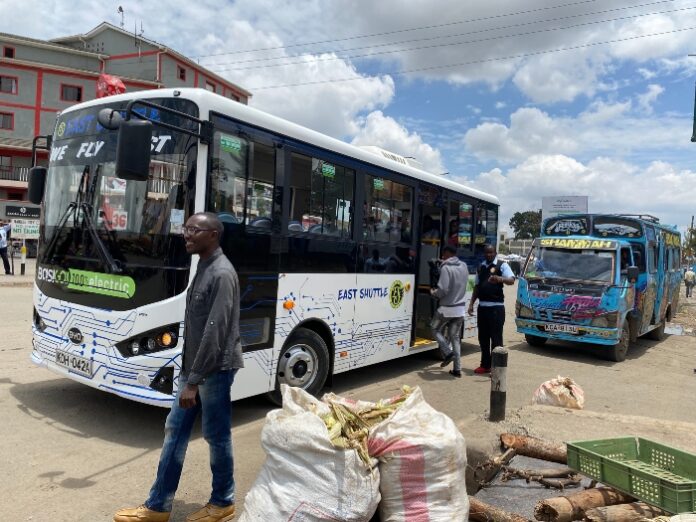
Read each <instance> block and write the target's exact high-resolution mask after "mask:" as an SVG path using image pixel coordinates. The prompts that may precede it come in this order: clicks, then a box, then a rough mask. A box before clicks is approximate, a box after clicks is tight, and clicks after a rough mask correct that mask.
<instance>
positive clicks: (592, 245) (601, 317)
mask: <svg viewBox="0 0 696 522" xmlns="http://www.w3.org/2000/svg"><path fill="white" fill-rule="evenodd" d="M680 248H681V236H680V234H679V233H678V232H677V230H676V228H675V227H671V226H666V225H662V224H660V223H659V221H658V220H657V219H656V218H654V217H652V216H644V215H643V216H635V215H609V214H574V215H565V216H560V217H553V218H549V219H547V220H545V222H544V224H543V226H542V236H541V237H540V238H538V239H536V240H535V242H534V245H533V247H532V249H531V251H530V252H529V255H528V256H527V260H526V263H525V266H524V269H523V271H522V277H521V278H520V281H519V285H518V292H517V303H516V307H515V315H516V325H517V331H518V332H520V333H523V334H524V335H525V338H526V340H527V342H528V343H529V344H531V345H533V346H540V345H542V344H544V343H545V342H546V341H547V340H548V339H556V340H563V341H575V342H580V343H587V344H592V345H600V346H604V347H606V351H605V355H606V357H607V358H608V359H609V360H613V361H622V360H624V359H625V357H626V353H627V352H628V348H629V344H630V343H631V342H632V341H634V340H635V339H636V338H637V337H639V336H642V335H647V336H649V337H651V338H653V339H656V340H661V339H662V338H663V337H664V329H665V323H666V322H667V321H669V320H670V319H671V318H672V316H673V315H674V313H675V312H676V310H677V305H678V300H679V287H680V284H681V280H682V273H681V270H680V269H679V266H680V259H681V251H680Z"/></svg>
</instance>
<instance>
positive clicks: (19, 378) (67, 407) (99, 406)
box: [0, 281, 696, 522]
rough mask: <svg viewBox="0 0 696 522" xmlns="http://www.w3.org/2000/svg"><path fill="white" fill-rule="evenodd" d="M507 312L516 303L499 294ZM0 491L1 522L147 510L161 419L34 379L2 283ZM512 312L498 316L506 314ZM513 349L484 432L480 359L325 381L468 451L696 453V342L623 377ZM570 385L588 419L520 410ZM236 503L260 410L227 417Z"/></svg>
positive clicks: (203, 494) (571, 350) (20, 293)
mask: <svg viewBox="0 0 696 522" xmlns="http://www.w3.org/2000/svg"><path fill="white" fill-rule="evenodd" d="M509 290H510V295H508V302H510V303H512V302H514V297H513V292H514V289H509ZM0 296H1V298H0V317H1V318H2V335H1V337H0V419H2V422H1V423H0V440H1V441H2V444H1V445H0V462H2V470H3V473H0V491H2V492H3V502H2V517H1V518H2V519H3V520H12V521H22V520H31V521H34V522H35V521H40V522H43V521H46V522H49V521H50V522H60V521H75V520H79V521H90V522H91V521H102V520H103V521H108V520H111V515H112V513H113V511H114V510H115V509H116V508H118V507H121V506H124V505H131V504H134V505H135V504H138V503H140V502H142V501H143V500H144V497H145V495H146V493H147V490H148V488H149V486H150V484H151V481H152V479H153V477H154V473H155V467H156V464H157V458H158V455H159V449H160V446H161V443H162V429H163V423H164V418H165V415H166V411H165V410H162V409H158V408H154V407H148V406H143V405H139V404H135V403H131V402H128V401H126V400H123V399H120V398H117V397H115V396H112V395H108V394H105V393H103V392H99V391H96V390H93V389H91V388H87V387H85V386H82V385H79V384H77V383H74V382H73V381H70V380H68V379H64V378H61V377H59V376H57V375H55V374H52V373H50V372H48V371H46V370H44V369H41V368H36V367H34V366H33V365H32V363H31V362H30V360H29V354H30V320H31V310H32V305H31V288H28V287H8V286H2V281H0ZM511 309H512V306H509V307H508V312H510V311H511ZM505 335H506V341H507V343H506V344H507V346H508V348H509V349H510V357H509V368H510V370H509V376H508V386H509V393H508V407H509V409H508V420H507V421H506V422H504V423H501V424H491V423H488V422H487V421H486V420H485V413H486V410H487V408H488V397H489V395H488V393H489V389H490V384H489V380H488V379H487V378H485V377H479V376H475V375H473V374H472V373H471V369H472V368H474V367H475V366H477V365H478V362H479V359H478V357H479V356H478V348H477V347H476V346H475V345H473V344H470V345H464V348H463V357H462V365H463V367H464V369H465V376H464V378H462V379H459V380H455V379H453V378H451V377H450V376H449V375H448V374H447V373H446V372H444V371H442V370H441V369H440V368H439V365H438V364H437V361H434V360H433V358H432V357H431V356H430V355H429V354H420V355H416V356H412V357H409V358H406V359H402V360H398V361H392V362H388V363H384V364H380V365H377V366H373V367H369V368H364V369H361V370H357V371H353V372H351V373H348V374H342V375H339V376H337V377H336V379H335V385H334V389H333V391H334V392H336V393H339V394H345V395H351V396H353V397H356V398H363V399H371V400H375V399H379V398H381V397H387V396H390V395H393V394H394V393H395V392H396V391H397V390H398V389H399V387H400V386H401V384H410V385H419V386H421V387H422V389H423V391H424V394H425V397H426V399H427V400H428V401H429V402H430V403H431V404H432V405H433V406H434V407H435V408H437V409H439V410H441V411H443V412H445V413H447V414H448V415H450V416H451V417H452V418H453V419H455V421H456V422H457V423H458V425H459V426H460V428H461V429H462V432H463V433H464V435H465V436H466V438H467V442H468V445H469V447H470V448H472V447H477V448H484V449H485V448H487V449H492V448H493V446H494V442H495V438H496V435H497V434H498V433H499V432H500V431H505V430H509V429H512V430H526V431H529V432H530V433H532V434H537V435H540V436H545V437H552V438H555V439H557V440H572V439H588V438H599V437H608V436H616V435H620V434H627V435H633V434H637V435H644V436H648V437H649V438H653V439H659V440H662V441H664V442H667V443H669V444H673V445H676V446H679V447H681V448H683V449H686V450H689V451H692V452H695V453H696V435H695V434H696V408H694V400H695V398H696V375H695V374H694V372H693V369H694V368H695V367H696V337H691V336H670V337H668V338H667V339H666V340H665V341H663V342H661V343H656V342H651V341H644V340H640V341H639V342H638V343H637V345H636V346H635V347H634V349H633V350H632V351H631V353H630V354H629V356H628V359H627V360H626V361H625V362H624V363H610V362H606V361H603V360H601V359H599V358H597V357H596V356H595V355H594V354H592V353H589V352H588V350H586V349H583V348H578V347H572V346H561V345H551V344H550V345H548V346H546V347H544V348H531V347H529V346H527V345H526V344H525V343H523V342H522V337H521V336H520V335H519V334H517V333H515V332H514V321H513V320H512V317H510V316H508V321H507V324H506V334H505ZM558 374H561V375H566V376H570V377H573V378H574V379H575V380H576V381H577V382H578V383H579V384H580V385H581V386H582V387H583V388H584V390H585V396H586V410H585V411H583V412H572V411H569V410H563V409H559V408H539V407H531V406H529V402H530V398H531V394H532V392H533V391H534V389H535V388H536V387H537V386H538V385H539V383H541V382H543V381H544V380H547V379H550V378H552V377H555V376H556V375H558ZM232 407H233V409H234V425H235V427H234V430H233V436H234V447H235V454H236V458H237V465H236V477H237V491H238V503H240V504H241V503H242V501H243V498H244V495H245V494H246V492H247V491H248V490H249V488H250V487H251V485H252V483H253V481H254V479H255V477H256V475H257V473H258V470H259V468H260V466H261V465H262V463H263V458H264V456H263V451H262V449H261V445H260V432H261V428H262V426H263V422H264V416H265V414H266V413H267V412H268V411H269V410H270V409H271V406H270V404H269V403H267V402H266V401H265V400H264V399H263V398H252V399H246V400H243V401H239V402H236V403H234V404H233V406H232ZM209 484H210V474H209V470H208V450H207V445H206V443H205V441H204V440H203V439H202V437H201V433H200V427H198V428H196V431H195V434H194V439H193V440H192V442H191V444H190V447H189V452H188V456H187V460H186V463H185V467H184V476H183V479H182V482H181V485H180V490H179V493H178V495H177V500H176V502H175V506H174V508H175V513H174V515H173V517H172V521H174V522H177V521H182V520H184V519H185V514H186V513H188V512H189V511H193V510H195V509H197V508H198V507H199V506H200V505H201V504H203V503H204V502H205V501H206V499H207V495H208V493H209Z"/></svg>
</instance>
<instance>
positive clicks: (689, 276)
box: [684, 268, 696, 297]
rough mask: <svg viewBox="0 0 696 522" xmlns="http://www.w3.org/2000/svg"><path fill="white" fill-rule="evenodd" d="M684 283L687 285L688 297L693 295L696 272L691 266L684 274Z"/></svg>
mask: <svg viewBox="0 0 696 522" xmlns="http://www.w3.org/2000/svg"><path fill="white" fill-rule="evenodd" d="M684 285H685V286H686V297H691V293H692V292H693V290H694V285H696V272H694V271H693V269H691V268H689V269H688V270H687V271H686V273H685V274H684Z"/></svg>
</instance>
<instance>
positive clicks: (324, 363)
mask: <svg viewBox="0 0 696 522" xmlns="http://www.w3.org/2000/svg"><path fill="white" fill-rule="evenodd" d="M328 375H329V349H328V348H327V346H326V342H324V339H322V338H321V336H320V335H319V334H318V333H316V332H315V331H313V330H310V329H308V328H298V329H297V330H295V331H294V332H293V333H292V335H291V336H290V337H288V340H287V341H286V342H285V345H284V346H283V350H282V351H281V352H280V357H279V358H278V366H277V369H276V384H275V389H274V390H273V391H272V392H268V394H267V395H268V398H269V399H270V400H271V402H273V403H275V404H277V405H279V406H280V405H281V404H282V402H283V401H282V397H281V395H280V385H281V384H287V385H289V386H295V387H297V388H302V389H303V390H305V391H306V392H307V393H310V394H312V395H318V394H319V392H320V391H321V390H322V388H323V387H324V383H326V378H327V376H328Z"/></svg>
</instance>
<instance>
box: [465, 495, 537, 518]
mask: <svg viewBox="0 0 696 522" xmlns="http://www.w3.org/2000/svg"><path fill="white" fill-rule="evenodd" d="M469 520H473V521H474V522H529V521H528V520H527V519H526V518H524V517H523V516H522V515H518V514H517V513H509V512H507V511H505V510H503V509H500V508H497V507H494V506H491V505H490V504H486V503H485V502H481V501H480V500H479V499H477V498H476V497H472V496H469Z"/></svg>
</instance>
